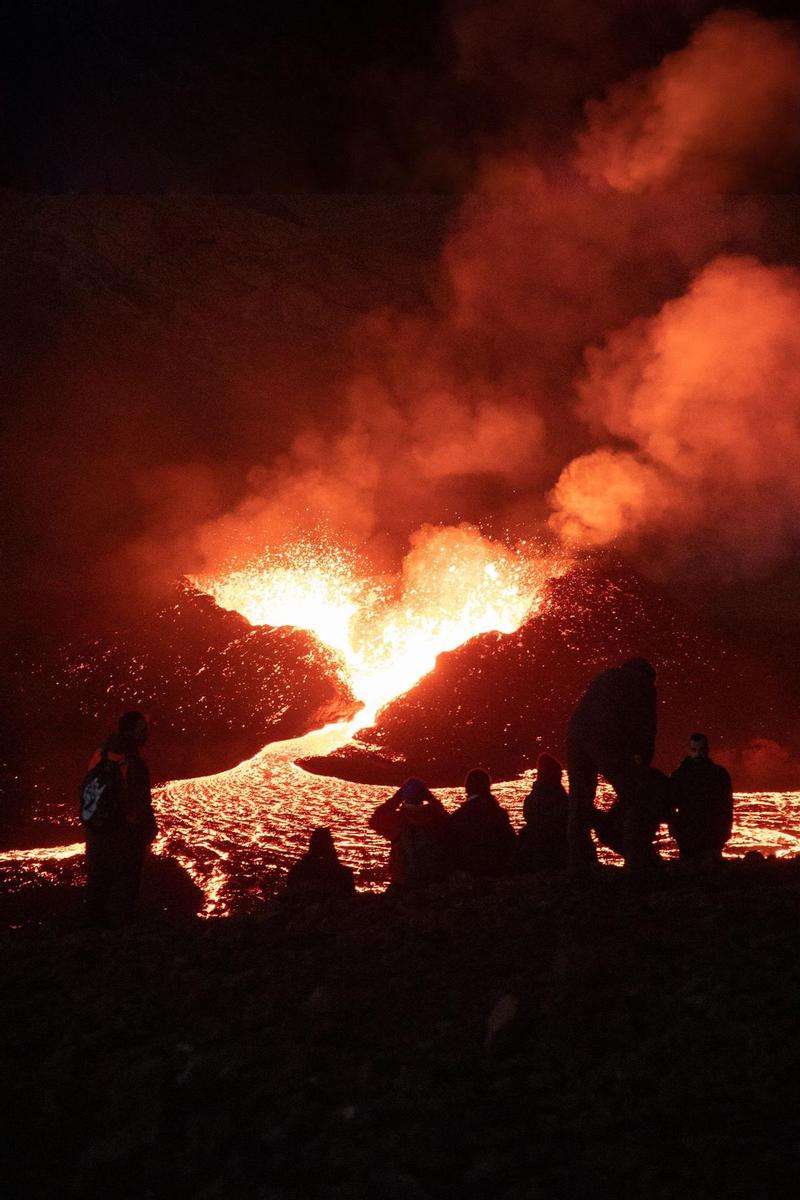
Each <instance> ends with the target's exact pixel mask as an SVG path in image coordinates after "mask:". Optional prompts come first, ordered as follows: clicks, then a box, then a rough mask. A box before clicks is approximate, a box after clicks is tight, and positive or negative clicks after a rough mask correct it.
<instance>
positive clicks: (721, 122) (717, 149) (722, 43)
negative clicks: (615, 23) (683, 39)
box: [579, 11, 800, 192]
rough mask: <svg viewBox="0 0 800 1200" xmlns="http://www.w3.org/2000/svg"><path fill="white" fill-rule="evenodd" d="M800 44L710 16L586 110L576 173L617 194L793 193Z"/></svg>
mask: <svg viewBox="0 0 800 1200" xmlns="http://www.w3.org/2000/svg"><path fill="white" fill-rule="evenodd" d="M798 113H800V45H798V42H797V39H796V36H795V35H794V33H793V31H792V30H791V29H790V28H789V27H788V26H786V25H782V24H780V23H777V22H768V21H765V20H763V19H762V18H760V17H758V16H756V15H755V14H754V13H751V12H724V11H723V12H718V13H714V14H713V15H712V16H710V17H709V18H708V19H707V20H706V21H705V22H704V23H703V25H701V26H700V28H699V29H698V30H697V31H696V33H695V34H694V36H693V38H692V40H691V42H690V43H689V45H688V46H687V47H686V48H685V49H683V50H680V51H678V52H676V53H674V54H669V55H667V57H666V58H664V60H663V61H662V63H661V65H660V66H659V67H658V68H657V69H656V70H654V71H651V72H649V73H646V74H640V75H637V76H635V77H634V78H632V79H629V80H627V81H625V82H624V83H621V84H618V85H616V86H615V87H613V88H612V89H611V90H610V91H609V93H608V95H607V96H606V98H605V99H604V100H602V101H594V102H592V103H590V104H589V106H588V117H589V120H588V127H587V129H586V130H585V132H584V133H583V134H582V135H581V137H580V139H579V146H580V153H579V165H580V167H581V169H582V170H583V171H584V172H585V173H586V174H587V175H588V176H589V177H590V178H591V179H594V180H602V181H604V182H605V183H607V184H608V185H609V186H610V187H612V188H615V189H617V190H619V191H624V192H643V191H650V190H653V189H660V188H664V187H688V188H698V189H701V190H704V191H716V190H720V191H727V190H729V189H746V188H755V189H756V190H759V191H760V190H764V191H769V190H770V189H771V188H774V187H784V186H786V185H787V184H791V182H792V180H793V177H794V173H795V172H796V170H797V167H798V164H800V120H798Z"/></svg>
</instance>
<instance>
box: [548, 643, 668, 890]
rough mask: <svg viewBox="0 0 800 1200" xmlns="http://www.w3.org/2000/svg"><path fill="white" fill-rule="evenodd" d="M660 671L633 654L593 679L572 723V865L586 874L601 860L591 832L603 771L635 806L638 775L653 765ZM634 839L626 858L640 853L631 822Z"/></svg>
mask: <svg viewBox="0 0 800 1200" xmlns="http://www.w3.org/2000/svg"><path fill="white" fill-rule="evenodd" d="M655 679H656V673H655V670H654V668H653V667H652V665H651V664H650V663H649V662H648V661H647V659H646V658H632V659H629V660H628V661H627V662H625V663H623V664H622V666H621V667H612V668H611V669H610V670H608V671H603V673H602V674H601V675H598V676H597V677H596V679H593V680H592V682H591V683H590V684H589V687H588V688H587V689H586V691H585V692H584V694H583V696H582V697H581V699H580V700H579V701H578V705H577V707H576V709H575V711H574V713H573V714H572V717H571V718H570V722H569V725H568V726H567V772H568V775H569V796H570V801H569V866H570V871H571V872H573V873H574V874H576V875H582V874H585V873H586V871H587V870H588V869H589V868H590V867H591V865H592V864H593V863H594V862H596V860H597V853H596V851H595V848H594V843H593V842H592V837H591V833H590V830H591V827H592V825H593V824H594V797H595V792H596V791H597V778H598V775H603V776H604V777H605V778H606V779H607V780H608V782H609V783H610V784H611V786H612V787H613V789H614V791H615V792H616V793H617V796H618V798H619V799H620V800H622V801H624V802H625V803H626V808H628V809H629V811H632V805H633V803H634V802H635V799H636V795H637V775H638V772H639V771H640V769H641V768H642V767H649V766H650V762H651V760H652V757H653V750H654V747H655V736H656V688H655ZM627 828H628V831H629V834H630V836H631V837H634V842H632V843H631V844H630V845H627V846H626V847H625V850H624V853H625V860H626V863H630V864H631V865H634V863H635V862H638V860H639V859H640V857H641V856H640V854H639V852H638V850H639V847H638V844H637V843H636V841H635V824H634V822H633V821H629V822H628V823H627Z"/></svg>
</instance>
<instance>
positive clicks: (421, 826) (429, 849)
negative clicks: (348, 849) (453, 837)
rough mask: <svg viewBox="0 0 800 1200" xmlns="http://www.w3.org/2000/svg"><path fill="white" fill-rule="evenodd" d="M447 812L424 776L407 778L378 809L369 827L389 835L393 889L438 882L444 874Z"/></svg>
mask: <svg viewBox="0 0 800 1200" xmlns="http://www.w3.org/2000/svg"><path fill="white" fill-rule="evenodd" d="M446 825H447V813H446V812H445V810H444V807H443V806H442V802H441V800H439V798H438V797H437V796H434V794H433V792H431V791H430V790H429V788H428V787H427V786H426V785H425V784H424V783H423V782H422V780H421V779H413V778H412V779H407V780H406V781H405V783H404V784H403V785H402V787H400V788H398V790H397V791H396V792H395V794H394V795H393V796H391V797H390V798H389V799H388V800H386V801H385V802H384V803H383V804H381V805H380V806H379V807H378V808H376V809H375V812H374V813H373V814H372V816H371V817H370V819H369V827H370V829H374V831H375V832H376V833H378V834H380V836H381V837H384V838H387V839H388V841H389V843H390V849H389V879H390V886H391V888H392V890H393V891H397V890H402V889H405V888H412V887H422V886H424V885H425V884H427V883H435V882H436V881H437V880H439V879H441V878H442V876H443V874H444V843H443V836H444V830H445V827H446Z"/></svg>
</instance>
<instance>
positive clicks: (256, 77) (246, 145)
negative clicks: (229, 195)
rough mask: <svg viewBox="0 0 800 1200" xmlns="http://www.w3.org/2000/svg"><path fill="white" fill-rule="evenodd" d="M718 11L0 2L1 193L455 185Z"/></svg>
mask: <svg viewBox="0 0 800 1200" xmlns="http://www.w3.org/2000/svg"><path fill="white" fill-rule="evenodd" d="M716 7H718V6H716V5H714V4H711V3H708V2H707V0H677V2H676V3H671V4H663V3H659V2H657V0H648V2H644V3H642V2H637V0H612V2H611V3H606V4H595V3H587V2H586V0H573V2H572V3H570V4H566V5H565V4H561V3H555V2H554V0H550V2H547V3H544V4H530V3H526V2H525V0H503V2H502V3H495V4H485V3H484V4H482V3H475V2H472V3H469V2H466V3H451V4H447V3H444V4H432V3H425V2H424V0H403V2H402V3H401V2H399V0H388V2H387V3H383V4H380V5H377V4H371V3H367V2H366V0H364V2H362V3H356V2H354V0H348V2H347V3H339V4H330V3H322V2H321V0H320V2H318V3H314V4H309V3H305V4H300V5H269V4H262V3H253V2H250V3H243V2H242V0H234V2H233V3H230V4H224V5H223V4H213V3H211V4H209V3H175V2H173V3H168V4H161V3H157V2H156V0H119V2H118V3H113V4H109V3H105V2H104V0H95V2H91V0H83V2H78V0H71V2H58V0H50V2H48V0H10V3H9V4H8V5H7V7H6V13H7V14H8V15H7V17H6V21H5V22H4V27H3V39H2V47H1V48H0V54H2V58H3V68H2V78H3V83H2V98H3V104H2V109H3V118H2V129H1V130H0V145H2V154H0V162H1V163H2V176H1V177H0V182H2V184H3V185H5V186H7V187H15V188H21V189H25V190H33V191H46V192H61V191H79V192H84V191H111V192H126V191H133V192H142V191H156V192H160V191H194V192H196V191H209V192H249V191H273V190H301V191H302V190H311V191H349V190H356V191H372V190H376V191H392V190H401V191H405V190H414V191H425V190H432V191H445V192H450V191H455V192H459V191H461V190H463V188H464V187H465V186H466V184H467V182H468V180H469V178H470V176H471V172H472V171H473V169H474V166H475V163H476V161H477V159H478V157H479V156H480V154H481V153H482V152H483V151H485V150H486V149H487V148H490V147H497V146H498V145H509V144H515V143H516V144H524V145H528V146H530V145H531V144H535V145H537V146H540V147H541V146H545V147H548V148H549V149H550V150H551V151H553V150H554V149H555V148H556V147H557V146H558V145H559V143H560V141H561V140H562V139H563V137H564V134H565V132H566V131H567V130H568V129H569V127H570V126H571V125H572V124H574V122H575V120H576V118H578V117H579V116H580V112H581V109H582V106H583V103H584V102H585V100H586V98H587V96H589V95H592V94H597V93H598V92H602V91H603V89H604V88H605V87H606V86H607V85H608V83H609V82H611V81H612V80H613V79H615V78H618V77H624V76H625V75H626V74H629V73H630V72H631V71H632V70H634V69H637V68H647V67H651V66H653V65H655V64H656V63H657V62H658V61H659V59H660V58H661V57H662V56H663V55H664V53H666V52H669V51H670V50H675V49H677V48H678V47H680V46H681V45H682V44H684V43H685V41H686V38H687V36H688V33H689V31H690V29H691V27H692V25H693V24H696V23H697V21H698V20H700V19H701V18H702V17H703V16H705V15H706V14H707V13H709V12H711V11H713V10H714V9H715V8H716ZM747 7H748V8H749V9H750V10H757V11H759V12H761V13H763V14H764V15H766V16H769V17H782V16H787V15H791V14H792V11H793V6H792V5H788V4H775V3H760V4H753V5H749V6H747Z"/></svg>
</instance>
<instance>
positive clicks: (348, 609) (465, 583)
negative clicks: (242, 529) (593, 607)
mask: <svg viewBox="0 0 800 1200" xmlns="http://www.w3.org/2000/svg"><path fill="white" fill-rule="evenodd" d="M552 574H553V564H552V562H551V561H550V560H546V559H544V558H543V557H542V556H541V555H538V554H535V553H533V552H532V551H531V550H530V548H529V547H525V546H522V547H517V548H516V549H513V550H512V549H509V548H508V547H506V546H504V545H502V544H500V543H498V542H492V541H490V540H489V539H487V538H485V537H483V536H482V535H481V533H480V532H479V530H477V529H475V528H474V527H472V526H467V525H461V526H457V527H448V528H432V527H426V528H424V529H422V530H420V531H418V533H417V534H415V535H414V536H413V537H412V548H411V551H410V553H409V554H408V555H407V557H406V559H405V561H404V563H403V568H402V574H401V576H400V578H399V579H394V580H391V579H386V578H375V577H369V576H368V575H367V576H365V575H364V574H363V573H360V572H359V568H358V563H357V562H356V560H355V558H354V557H352V556H349V555H347V554H345V553H343V552H342V551H338V550H334V549H331V548H330V547H326V546H318V547H313V548H312V547H310V546H309V545H307V544H306V545H303V546H300V547H294V548H293V549H292V551H291V552H290V553H288V554H284V555H282V556H280V557H279V558H269V557H262V558H261V559H259V560H258V561H256V562H253V563H251V564H250V565H248V566H247V567H244V568H241V569H236V570H233V571H230V572H228V573H223V574H220V575H216V576H199V577H195V578H193V579H192V582H193V583H194V584H195V585H196V586H197V587H199V588H201V589H202V590H203V591H205V592H208V593H209V594H210V595H211V596H213V598H214V599H215V600H216V601H217V603H218V604H219V605H221V606H222V607H223V608H227V609H232V610H234V611H236V612H239V613H241V614H242V615H243V616H245V617H246V618H247V619H248V620H249V621H250V622H251V623H252V624H254V625H294V626H297V627H299V628H303V629H308V630H310V631H311V632H313V633H314V634H315V635H316V636H317V637H318V638H319V639H320V641H322V642H324V643H325V644H326V645H328V646H330V647H331V648H332V649H334V650H336V651H338V652H339V653H340V654H341V655H342V658H343V661H344V666H345V670H346V672H347V675H348V678H349V681H350V684H351V686H352V688H353V691H354V693H355V695H356V696H357V697H358V699H359V700H361V702H362V703H363V705H364V710H363V711H362V713H361V714H360V717H359V722H360V723H361V724H362V725H366V724H371V723H372V721H373V720H374V717H375V714H376V713H377V711H378V709H379V708H381V707H382V705H384V704H386V703H387V702H388V701H389V700H391V699H393V698H394V697H395V696H399V695H401V694H402V693H403V692H406V691H408V689H409V688H411V687H413V685H414V684H415V683H416V682H417V680H419V679H420V678H422V676H423V675H426V674H427V673H428V672H429V671H431V670H432V669H433V667H434V664H435V662H436V657H437V655H439V654H441V653H442V652H443V651H445V650H453V649H455V647H456V646H460V645H462V644H463V643H464V642H466V641H468V640H469V639H470V638H472V637H475V636H476V635H477V634H479V633H488V632H491V631H497V632H500V633H511V632H513V631H514V630H515V629H517V628H519V626H520V625H521V624H522V622H523V621H524V620H525V618H526V617H527V616H528V615H529V614H530V613H531V612H535V611H536V610H537V609H538V607H539V606H540V605H541V603H542V597H543V583H544V580H545V578H547V577H548V576H549V575H552Z"/></svg>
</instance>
